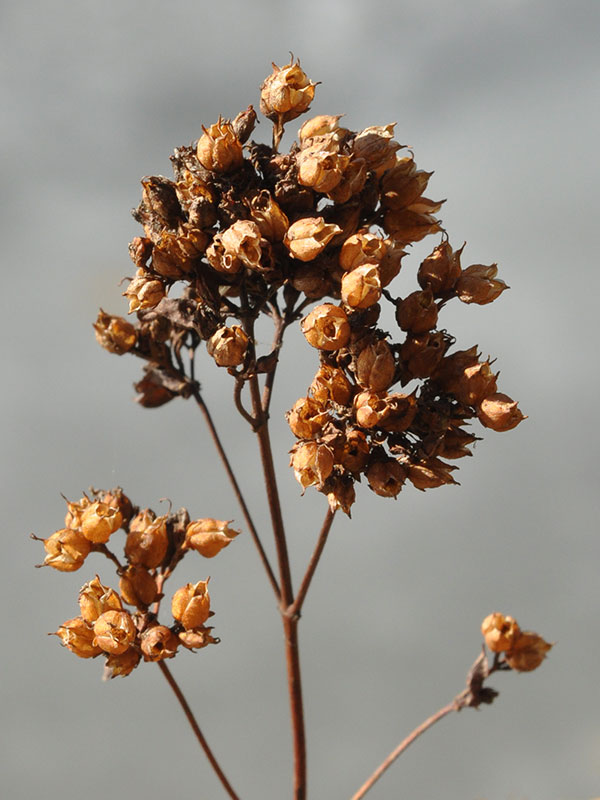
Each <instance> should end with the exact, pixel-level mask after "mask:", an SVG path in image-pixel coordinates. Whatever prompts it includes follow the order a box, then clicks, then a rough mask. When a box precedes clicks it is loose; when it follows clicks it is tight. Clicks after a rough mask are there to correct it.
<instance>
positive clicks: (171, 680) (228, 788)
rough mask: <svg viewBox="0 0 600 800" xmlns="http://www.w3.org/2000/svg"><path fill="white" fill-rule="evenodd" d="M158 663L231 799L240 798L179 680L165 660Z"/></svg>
mask: <svg viewBox="0 0 600 800" xmlns="http://www.w3.org/2000/svg"><path fill="white" fill-rule="evenodd" d="M157 663H158V666H159V667H160V671H161V672H162V674H163V675H164V676H165V678H166V680H167V683H168V684H169V686H170V687H171V689H172V690H173V692H174V693H175V696H176V697H177V699H178V700H179V704H180V705H181V708H182V709H183V713H184V714H185V716H186V717H187V721H188V722H189V723H190V727H191V728H192V730H193V731H194V734H195V736H196V739H198V742H199V744H200V747H201V748H202V749H203V750H204V752H205V754H206V757H207V758H208V760H209V762H210V765H211V767H212V768H213V769H214V771H215V772H216V773H217V776H218V778H219V780H220V781H221V783H222V785H223V788H224V789H225V791H226V792H227V794H228V795H229V797H230V798H231V800H239V796H238V795H237V794H236V793H235V792H234V790H233V788H232V786H231V784H230V783H229V781H228V780H227V778H226V777H225V773H224V772H223V770H222V769H221V767H220V766H219V763H218V761H217V759H216V758H215V757H214V755H213V752H212V750H211V749H210V747H209V746H208V742H207V741H206V739H205V738H204V735H203V733H202V731H201V730H200V726H199V725H198V723H197V722H196V718H195V717H194V714H193V713H192V710H191V708H190V707H189V705H188V702H187V700H186V699H185V697H184V695H183V692H182V691H181V689H180V688H179V685H178V683H177V681H176V680H175V678H174V677H173V675H172V674H171V670H170V669H169V668H168V667H167V665H166V664H165V662H164V661H158V662H157Z"/></svg>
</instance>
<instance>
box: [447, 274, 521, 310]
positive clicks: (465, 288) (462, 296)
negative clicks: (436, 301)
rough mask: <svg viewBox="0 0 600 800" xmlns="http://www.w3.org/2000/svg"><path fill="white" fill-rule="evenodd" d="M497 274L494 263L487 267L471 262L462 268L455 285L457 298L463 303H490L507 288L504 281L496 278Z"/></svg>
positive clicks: (480, 304)
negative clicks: (470, 264)
mask: <svg viewBox="0 0 600 800" xmlns="http://www.w3.org/2000/svg"><path fill="white" fill-rule="evenodd" d="M497 274H498V267H497V266H496V264H491V265H490V266H488V267H486V266H484V265H483V264H473V265H472V266H470V267H467V268H466V269H463V271H462V273H461V275H460V277H459V278H458V280H457V281H456V286H455V289H456V294H457V295H458V299H459V300H461V301H462V302H463V303H477V305H479V306H484V305H486V304H487V303H491V302H492V301H493V300H495V299H496V298H497V297H499V296H500V295H501V294H502V292H503V291H504V290H505V289H508V288H509V287H508V286H507V285H506V284H505V283H504V281H501V280H500V279H497V278H496V275H497Z"/></svg>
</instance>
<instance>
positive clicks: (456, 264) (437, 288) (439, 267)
mask: <svg viewBox="0 0 600 800" xmlns="http://www.w3.org/2000/svg"><path fill="white" fill-rule="evenodd" d="M464 248H465V245H464V244H463V246H462V247H461V248H460V250H452V248H451V247H450V244H449V243H448V242H447V241H445V242H442V243H441V244H439V245H438V246H437V247H436V248H435V249H434V250H433V252H432V253H430V255H428V256H427V258H425V259H424V260H423V261H422V262H421V266H420V267H419V271H418V273H417V280H418V281H419V286H421V288H422V289H431V291H432V292H433V294H434V296H435V297H439V296H443V295H445V294H448V292H451V291H452V289H453V288H454V286H455V284H456V281H457V280H458V278H459V277H460V274H461V271H462V270H461V266H460V257H461V255H462V251H463V250H464Z"/></svg>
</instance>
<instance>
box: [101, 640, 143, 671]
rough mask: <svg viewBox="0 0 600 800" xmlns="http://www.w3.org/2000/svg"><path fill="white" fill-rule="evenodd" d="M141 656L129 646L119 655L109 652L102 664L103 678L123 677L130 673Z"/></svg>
mask: <svg viewBox="0 0 600 800" xmlns="http://www.w3.org/2000/svg"><path fill="white" fill-rule="evenodd" d="M140 659H141V656H140V654H139V652H138V651H137V650H136V649H135V647H130V648H129V649H128V650H125V652H124V653H119V655H114V654H112V655H111V654H109V655H108V656H107V657H106V662H105V664H104V676H103V677H104V678H117V677H121V678H124V677H125V676H126V675H130V674H131V673H132V672H133V670H134V669H135V668H136V667H137V665H138V664H139V663H140Z"/></svg>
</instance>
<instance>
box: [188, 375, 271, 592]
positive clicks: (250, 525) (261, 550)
mask: <svg viewBox="0 0 600 800" xmlns="http://www.w3.org/2000/svg"><path fill="white" fill-rule="evenodd" d="M193 394H194V400H195V401H196V403H197V404H198V405H199V406H200V410H201V411H202V414H203V415H204V419H205V420H206V424H207V425H208V429H209V431H210V435H211V437H212V440H213V442H214V444H215V447H216V448H217V452H218V453H219V456H220V458H221V461H222V462H223V466H224V467H225V472H226V473H227V477H228V478H229V482H230V483H231V487H232V489H233V491H234V494H235V496H236V498H237V501H238V503H239V504H240V507H241V509H242V514H243V515H244V519H245V520H246V525H247V526H248V530H249V531H250V535H251V536H252V539H253V541H254V544H255V545H256V549H257V550H258V554H259V556H260V559H261V561H262V563H263V566H264V568H265V571H266V573H267V577H268V578H269V582H270V584H271V586H272V587H273V591H274V592H275V596H276V597H277V599H278V600H280V599H281V592H280V589H279V584H278V583H277V579H276V577H275V575H274V574H273V570H272V569H271V565H270V564H269V559H268V558H267V554H266V553H265V551H264V548H263V546H262V543H261V541H260V538H259V536H258V531H257V530H256V527H255V525H254V522H253V521H252V517H251V516H250V511H249V510H248V506H247V505H246V501H245V500H244V496H243V494H242V491H241V489H240V487H239V484H238V482H237V479H236V477H235V475H234V473H233V470H232V469H231V464H230V463H229V459H228V458H227V454H226V453H225V450H224V449H223V445H222V443H221V439H220V437H219V434H218V433H217V429H216V428H215V424H214V422H213V419H212V417H211V415H210V412H209V410H208V408H207V406H206V403H205V402H204V399H203V398H202V395H201V394H200V392H199V391H198V390H196V391H194V393H193Z"/></svg>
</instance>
